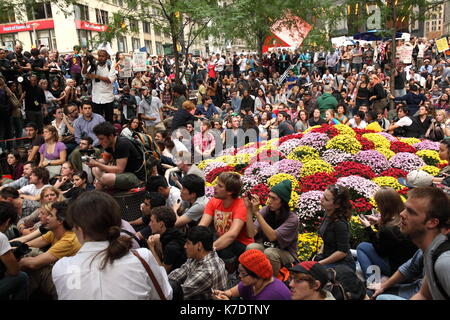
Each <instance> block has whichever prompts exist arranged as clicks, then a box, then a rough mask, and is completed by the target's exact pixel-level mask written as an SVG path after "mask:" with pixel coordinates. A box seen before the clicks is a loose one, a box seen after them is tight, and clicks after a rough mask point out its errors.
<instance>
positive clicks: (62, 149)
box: [39, 126, 67, 178]
mask: <svg viewBox="0 0 450 320" xmlns="http://www.w3.org/2000/svg"><path fill="white" fill-rule="evenodd" d="M43 133H44V134H43V136H44V141H45V143H44V144H43V145H41V147H40V148H39V153H40V154H41V160H40V162H39V166H40V167H44V168H46V169H47V170H48V171H49V172H50V178H53V177H54V176H56V175H57V174H59V173H60V170H61V165H62V164H63V163H64V162H66V160H67V147H66V145H65V144H64V143H62V142H59V141H58V140H59V134H58V130H57V129H56V128H55V127H54V126H46V127H44V131H43Z"/></svg>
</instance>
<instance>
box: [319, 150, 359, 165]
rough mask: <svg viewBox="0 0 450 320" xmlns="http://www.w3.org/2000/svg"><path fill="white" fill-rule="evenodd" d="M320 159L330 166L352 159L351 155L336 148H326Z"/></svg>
mask: <svg viewBox="0 0 450 320" xmlns="http://www.w3.org/2000/svg"><path fill="white" fill-rule="evenodd" d="M322 159H323V160H324V161H326V162H328V163H329V164H331V165H332V166H337V165H338V164H339V163H341V162H344V161H353V155H351V154H350V153H346V152H344V151H341V150H338V149H328V150H327V151H325V152H324V153H323V155H322Z"/></svg>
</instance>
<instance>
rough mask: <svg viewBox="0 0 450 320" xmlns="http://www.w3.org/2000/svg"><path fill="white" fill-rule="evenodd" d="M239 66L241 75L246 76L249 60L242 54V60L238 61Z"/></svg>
mask: <svg viewBox="0 0 450 320" xmlns="http://www.w3.org/2000/svg"><path fill="white" fill-rule="evenodd" d="M238 65H239V72H240V73H241V74H245V72H246V71H247V70H246V66H247V58H246V57H245V56H244V55H243V54H241V58H240V59H239V61H238Z"/></svg>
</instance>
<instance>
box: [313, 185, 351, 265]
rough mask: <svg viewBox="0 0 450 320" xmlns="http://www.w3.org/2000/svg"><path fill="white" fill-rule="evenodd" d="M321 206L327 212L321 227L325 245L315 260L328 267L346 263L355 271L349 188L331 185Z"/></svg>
mask: <svg viewBox="0 0 450 320" xmlns="http://www.w3.org/2000/svg"><path fill="white" fill-rule="evenodd" d="M321 206H322V208H323V209H324V210H325V214H326V216H325V219H324V221H323V223H322V224H321V226H320V228H319V235H320V236H321V237H322V239H323V241H324V245H323V250H322V251H321V252H320V253H319V254H318V255H317V256H316V257H315V259H314V260H315V261H318V262H319V263H320V264H321V265H322V266H325V267H326V268H333V267H335V266H337V265H339V264H344V265H347V266H349V267H350V268H351V269H352V270H353V271H355V270H356V264H355V261H354V259H353V257H352V254H351V253H350V226H349V220H350V217H351V215H352V213H351V211H350V209H351V205H350V195H349V192H348V190H347V189H346V188H344V187H340V186H337V185H334V186H329V187H328V188H327V189H326V190H325V192H324V194H323V198H322V200H321Z"/></svg>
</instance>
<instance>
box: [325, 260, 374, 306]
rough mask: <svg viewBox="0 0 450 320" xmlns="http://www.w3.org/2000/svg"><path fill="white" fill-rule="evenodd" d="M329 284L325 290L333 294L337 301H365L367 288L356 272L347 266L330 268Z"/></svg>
mask: <svg viewBox="0 0 450 320" xmlns="http://www.w3.org/2000/svg"><path fill="white" fill-rule="evenodd" d="M327 271H328V283H327V284H326V285H325V287H324V289H325V290H328V291H330V292H331V294H332V295H333V296H334V298H335V299H336V300H363V299H364V297H365V295H366V287H365V285H364V282H363V281H361V280H360V279H359V278H358V276H357V275H356V274H355V272H354V271H353V270H352V269H351V268H350V267H348V266H346V265H337V266H336V267H335V268H328V269H327Z"/></svg>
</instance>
